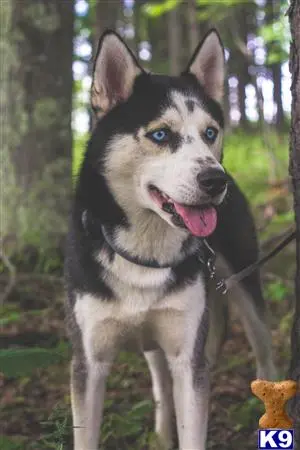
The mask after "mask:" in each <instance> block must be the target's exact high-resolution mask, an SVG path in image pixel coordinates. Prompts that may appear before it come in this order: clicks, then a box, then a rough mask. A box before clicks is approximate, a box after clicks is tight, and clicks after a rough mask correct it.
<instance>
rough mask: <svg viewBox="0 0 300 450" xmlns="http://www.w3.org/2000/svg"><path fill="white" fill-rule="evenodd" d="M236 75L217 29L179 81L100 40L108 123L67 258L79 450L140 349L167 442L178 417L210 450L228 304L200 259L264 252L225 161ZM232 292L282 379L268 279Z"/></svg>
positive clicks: (77, 201) (251, 280) (92, 150)
mask: <svg viewBox="0 0 300 450" xmlns="http://www.w3.org/2000/svg"><path fill="white" fill-rule="evenodd" d="M224 73H225V67H224V51H223V46H222V43H221V41H220V38H219V35H218V33H217V32H216V31H215V30H211V31H210V32H209V33H208V34H207V35H206V36H205V38H204V39H203V41H202V42H201V43H200V45H199V46H198V48H197V49H196V51H195V53H194V55H193V56H192V58H191V61H190V63H189V64H188V67H187V68H186V70H185V71H184V72H183V73H182V74H181V75H180V76H176V77H175V76H166V75H156V74H151V73H149V72H147V71H145V70H144V69H143V68H142V67H140V65H139V63H138V61H137V59H136V58H135V57H134V55H133V54H132V53H131V51H130V50H129V48H128V47H127V46H126V44H125V43H124V42H123V41H122V39H121V38H120V37H119V36H118V35H117V34H116V33H114V32H113V31H108V32H106V33H104V35H103V36H102V38H101V39H100V43H99V48H98V52H97V55H96V59H95V64H94V75H93V85H92V106H93V108H94V109H95V110H96V111H98V110H101V112H102V115H101V117H100V118H99V120H98V122H97V124H96V126H95V128H94V131H93V132H92V136H91V138H90V141H89V144H88V147H87V151H86V154H85V158H84V161H83V164H82V167H81V170H80V174H79V177H78V182H77V188H76V193H75V196H74V201H73V208H72V214H71V220H70V228H69V233H68V240H67V254H66V282H67V287H68V300H67V302H66V309H67V322H68V330H69V335H70V339H71V342H72V347H73V359H72V364H71V398H72V413H73V425H74V449H75V450H95V449H97V448H98V445H99V439H100V425H101V422H102V416H103V403H104V395H105V384H106V380H107V376H108V374H109V372H110V369H111V366H112V363H113V361H114V358H115V357H116V355H117V353H118V351H119V350H120V348H122V347H123V344H125V345H126V344H129V343H130V342H131V343H135V347H136V348H137V349H138V350H139V351H141V352H143V353H144V355H145V358H146V360H147V363H148V365H149V369H150V373H151V377H152V384H153V395H154V399H155V405H156V411H155V430H156V433H157V435H158V441H160V445H161V446H162V447H163V448H165V449H171V448H172V447H173V446H174V440H173V435H172V420H173V414H174V415H175V416H176V428H177V437H178V441H179V447H180V449H181V450H204V449H205V446H206V434H207V421H208V403H209V368H210V367H211V366H212V365H213V364H214V361H215V359H216V357H217V356H218V351H219V349H220V345H221V343H222V341H223V337H224V330H225V328H226V321H227V314H226V310H227V299H226V297H222V298H221V295H219V297H218V295H213V294H214V289H212V288H211V286H210V283H211V282H210V281H209V279H208V276H207V273H206V270H205V264H204V263H203V258H202V260H201V258H199V254H202V253H203V249H204V247H205V245H204V243H205V239H208V242H209V244H210V245H211V246H212V248H213V249H214V250H215V251H216V252H217V254H218V261H217V264H218V267H217V268H218V271H219V274H220V275H223V274H225V275H226V273H229V272H230V271H232V272H235V271H238V270H240V269H242V268H244V267H245V266H247V265H248V264H250V263H252V262H253V261H254V260H255V259H256V258H257V254H258V249H257V241H256V235H255V228H254V225H253V220H252V218H251V215H250V212H249V209H248V205H247V202H246V200H245V198H244V196H243V194H242V193H241V192H240V190H239V189H238V187H237V186H236V184H235V182H234V180H233V179H232V178H231V177H230V175H229V174H227V173H226V172H225V170H224V168H223V166H222V164H221V162H222V139H223V127H224V119H223V112H222V106H221V104H222V95H223V84H224ZM228 298H229V299H230V300H232V301H233V303H234V305H235V307H236V308H237V310H238V312H239V313H240V317H241V320H242V323H243V325H244V327H245V331H246V334H247V336H248V339H249V341H250V343H251V346H252V349H253V352H254V354H255V357H256V361H257V376H258V377H260V378H266V379H270V378H274V376H275V369H274V365H273V362H272V356H271V339H270V333H269V330H268V327H267V325H266V314H265V305H264V300H263V296H262V292H261V287H260V280H259V274H258V273H254V274H252V275H251V276H249V277H248V278H247V279H245V280H244V282H243V283H241V284H240V285H239V286H237V287H236V288H234V289H232V290H231V291H230V295H228ZM208 332H209V336H208V340H207V339H206V338H207V335H208Z"/></svg>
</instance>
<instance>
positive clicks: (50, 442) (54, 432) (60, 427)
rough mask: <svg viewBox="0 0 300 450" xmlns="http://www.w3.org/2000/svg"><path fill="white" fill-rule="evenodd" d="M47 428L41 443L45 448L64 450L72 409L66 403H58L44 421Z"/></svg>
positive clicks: (70, 426) (43, 423)
mask: <svg viewBox="0 0 300 450" xmlns="http://www.w3.org/2000/svg"><path fill="white" fill-rule="evenodd" d="M42 425H43V427H44V429H45V432H44V433H43V437H42V439H41V444H43V448H45V449H55V450H64V449H65V448H66V443H67V440H68V437H69V436H70V431H71V428H72V420H71V416H70V411H69V410H68V409H67V408H66V406H65V405H59V404H58V405H56V407H55V408H54V409H53V411H52V413H51V414H50V416H49V418H48V420H47V421H46V422H42Z"/></svg>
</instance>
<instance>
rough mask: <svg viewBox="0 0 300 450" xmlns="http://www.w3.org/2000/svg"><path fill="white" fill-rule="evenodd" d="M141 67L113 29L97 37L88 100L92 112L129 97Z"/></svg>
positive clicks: (107, 108)
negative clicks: (98, 38)
mask: <svg viewBox="0 0 300 450" xmlns="http://www.w3.org/2000/svg"><path fill="white" fill-rule="evenodd" d="M142 71H143V69H142V68H141V67H140V66H139V65H138V62H137V60H136V58H135V57H134V55H133V53H132V52H131V51H130V50H129V48H128V47H127V46H126V44H125V43H124V42H123V40H122V39H121V38H120V36H119V35H118V34H116V33H115V32H114V31H110V30H109V31H106V32H105V33H104V34H103V35H102V37H101V38H100V41H99V45H98V50H97V54H96V58H95V63H94V72H93V82H92V95H91V102H92V107H93V109H94V110H95V111H99V109H100V110H102V111H103V112H108V111H109V110H110V109H111V108H113V107H114V106H115V105H116V104H117V103H120V102H123V101H125V100H127V99H128V97H129V96H130V94H131V92H132V88H133V84H134V81H135V78H136V77H137V75H139V74H140V73H141V72H142Z"/></svg>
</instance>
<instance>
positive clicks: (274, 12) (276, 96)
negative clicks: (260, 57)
mask: <svg viewBox="0 0 300 450" xmlns="http://www.w3.org/2000/svg"><path fill="white" fill-rule="evenodd" d="M279 18H280V2H278V1H277V0H272V1H271V3H270V4H269V9H268V10H267V14H266V23H267V24H273V23H274V22H276V21H277V20H279ZM278 46H279V44H278V42H277V41H273V42H270V43H269V44H268V52H270V51H272V50H276V47H278ZM279 47H280V46H279ZM277 51H280V48H277ZM270 68H271V71H272V78H273V83H274V88H273V100H274V102H275V104H276V106H277V111H276V115H275V125H276V128H277V129H280V128H281V129H282V128H283V126H284V112H283V105H282V83H281V61H278V62H276V63H274V64H271V66H270Z"/></svg>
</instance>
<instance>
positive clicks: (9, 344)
mask: <svg viewBox="0 0 300 450" xmlns="http://www.w3.org/2000/svg"><path fill="white" fill-rule="evenodd" d="M290 247H291V248H289V249H287V250H286V251H285V252H284V253H283V254H281V255H280V256H279V257H277V258H276V260H274V261H273V262H272V263H271V264H269V265H268V266H267V267H266V269H265V271H264V273H263V279H264V280H265V283H264V285H265V292H266V297H267V301H268V303H269V309H270V321H271V326H272V336H273V345H274V354H275V360H276V364H277V366H278V368H279V371H280V374H281V378H283V379H284V378H285V374H286V371H287V368H288V361H289V336H290V327H291V311H292V297H293V295H292V290H293V280H292V276H293V275H292V274H293V264H291V263H290V261H292V260H293V257H294V255H293V246H290ZM283 267H289V270H288V271H286V270H285V274H284V278H282V272H283V271H282V268H283ZM279 273H281V278H280V276H279V275H278V274H279ZM270 280H271V281H270ZM274 280H275V281H274ZM0 287H2V286H0ZM63 295H64V294H63V289H62V285H61V284H60V283H59V282H58V283H55V282H53V281H52V280H51V279H50V280H48V279H47V277H46V278H45V279H43V278H40V279H36V280H34V278H31V277H29V278H28V279H27V280H23V281H20V282H19V284H18V285H17V287H16V289H15V290H14V292H13V293H12V294H11V296H10V298H9V301H7V303H6V305H5V308H4V309H5V311H6V315H5V316H3V317H6V318H7V317H8V312H9V314H10V317H11V320H2V321H1V325H2V326H1V329H0V342H1V347H2V348H9V349H13V348H14V349H16V348H18V347H22V346H27V347H34V346H39V347H43V348H47V349H56V350H57V352H58V353H59V352H60V353H61V356H62V360H61V361H60V362H59V363H54V364H52V365H50V366H48V367H44V368H39V369H35V370H31V371H30V372H29V373H28V374H27V375H26V374H24V373H22V365H24V364H25V366H26V360H24V359H23V360H20V375H19V376H17V377H16V376H13V377H4V376H2V377H1V378H0V389H1V394H0V407H1V420H0V423H1V425H0V427H1V436H0V448H1V450H8V449H9V450H12V449H14V450H17V449H30V450H31V449H38V450H44V449H48V448H49V449H50V448H52V449H53V448H54V449H61V450H62V449H64V450H68V449H70V450H71V448H72V447H71V442H72V438H71V435H72V428H71V417H70V395H69V386H68V379H69V358H70V352H69V347H68V345H67V341H66V337H65V331H64V311H63ZM271 298H272V300H271ZM27 362H28V361H27ZM25 373H26V372H25ZM254 378H255V365H254V359H253V355H252V352H251V350H250V347H249V344H248V342H247V340H246V338H245V334H244V331H243V328H242V326H241V324H240V322H239V320H238V318H236V317H235V316H234V315H233V316H232V318H231V322H230V328H229V333H228V339H227V341H226V343H225V345H224V348H223V351H222V355H221V357H220V361H219V363H218V366H217V368H216V370H215V372H214V373H213V376H212V401H211V413H210V420H209V435H208V446H207V448H208V449H215V450H217V449H218V450H229V449H230V450H235V449H239V450H240V449H244V450H250V449H251V450H253V449H255V448H257V425H258V419H259V417H260V415H261V413H262V411H263V408H262V405H261V403H260V402H259V400H257V399H256V398H255V397H254V396H253V395H252V394H251V391H250V382H251V380H253V379H254ZM152 427H153V401H152V395H151V385H150V378H149V373H148V370H147V367H146V364H145V362H144V360H143V358H142V357H140V356H138V355H135V354H131V353H121V354H120V356H119V358H118V360H117V361H116V363H115V367H114V370H113V371H112V374H111V376H110V378H109V384H108V392H107V399H106V403H105V421H104V424H103V428H102V430H103V432H102V437H103V444H102V448H104V449H106V450H113V449H115V450H123V449H124V450H125V449H130V450H138V449H139V450H141V449H146V448H149V442H151V441H152V442H153V435H152V434H151V432H150V430H152Z"/></svg>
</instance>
